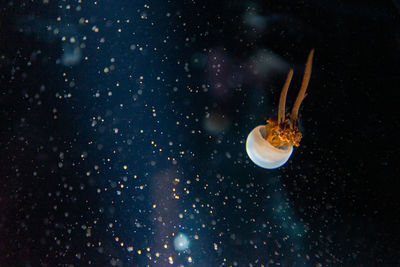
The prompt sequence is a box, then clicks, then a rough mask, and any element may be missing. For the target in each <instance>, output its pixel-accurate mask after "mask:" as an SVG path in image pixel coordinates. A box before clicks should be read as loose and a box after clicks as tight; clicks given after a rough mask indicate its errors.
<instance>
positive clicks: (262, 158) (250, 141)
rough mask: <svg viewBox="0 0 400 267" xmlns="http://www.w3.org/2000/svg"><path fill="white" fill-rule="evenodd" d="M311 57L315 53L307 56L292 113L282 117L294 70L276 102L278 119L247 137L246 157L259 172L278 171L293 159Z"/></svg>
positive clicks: (255, 129) (276, 117)
mask: <svg viewBox="0 0 400 267" xmlns="http://www.w3.org/2000/svg"><path fill="white" fill-rule="evenodd" d="M313 56H314V49H312V50H311V51H310V53H309V54H308V58H307V63H306V67H305V70H304V76H303V81H302V83H301V87H300V90H299V93H298V95H297V98H296V101H295V102H294V105H293V108H292V111H291V112H290V113H289V112H288V113H285V102H286V95H287V91H288V89H289V85H290V82H291V80H292V77H293V69H290V70H289V73H288V75H287V77H286V81H285V84H284V85H283V88H282V91H281V95H280V98H279V106H278V116H273V117H271V118H269V119H268V120H267V124H266V125H259V126H257V127H255V128H254V129H253V130H252V131H251V132H250V134H249V135H248V136H247V140H246V152H247V155H248V156H249V158H250V159H251V160H252V161H253V162H254V163H255V164H256V165H258V166H260V167H262V168H265V169H275V168H279V167H281V166H282V165H283V164H285V163H286V161H288V159H289V158H290V156H291V155H292V152H293V146H296V147H298V146H299V145H300V140H301V138H302V134H301V132H300V130H299V117H298V113H299V108H300V105H301V103H302V102H303V100H304V98H305V97H306V90H307V87H308V83H309V82H310V77H311V68H312V59H313Z"/></svg>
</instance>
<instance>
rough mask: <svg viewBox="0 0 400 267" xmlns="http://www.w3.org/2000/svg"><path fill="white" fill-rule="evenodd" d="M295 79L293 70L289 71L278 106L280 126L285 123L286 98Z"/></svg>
mask: <svg viewBox="0 0 400 267" xmlns="http://www.w3.org/2000/svg"><path fill="white" fill-rule="evenodd" d="M292 77H293V69H290V70H289V73H288V75H287V77H286V81H285V84H284V85H283V88H282V91H281V96H280V98H279V106H278V125H282V123H283V122H284V121H285V103H286V96H287V92H288V90H289V86H290V82H291V81H292Z"/></svg>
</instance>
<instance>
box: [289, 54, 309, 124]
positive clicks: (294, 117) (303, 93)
mask: <svg viewBox="0 0 400 267" xmlns="http://www.w3.org/2000/svg"><path fill="white" fill-rule="evenodd" d="M313 56H314V49H312V50H311V51H310V53H309V54H308V58H307V63H306V68H305V70H304V76H303V81H302V83H301V87H300V91H299V93H298V95H297V98H296V101H295V102H294V105H293V108H292V112H291V114H290V120H291V122H292V125H294V126H296V125H297V121H298V114H299V109H300V105H301V102H303V100H304V98H305V97H306V96H307V94H306V91H307V87H308V83H309V82H310V77H311V69H312V59H313Z"/></svg>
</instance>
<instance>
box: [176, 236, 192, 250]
mask: <svg viewBox="0 0 400 267" xmlns="http://www.w3.org/2000/svg"><path fill="white" fill-rule="evenodd" d="M189 243H190V242H189V239H188V237H187V236H186V235H185V234H182V233H179V234H178V235H177V236H176V237H175V239H174V247H175V249H176V250H177V251H183V250H186V249H188V248H189Z"/></svg>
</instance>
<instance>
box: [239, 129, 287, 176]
mask: <svg viewBox="0 0 400 267" xmlns="http://www.w3.org/2000/svg"><path fill="white" fill-rule="evenodd" d="M266 135H267V134H266V127H265V125H259V126H257V127H256V128H254V129H253V130H252V131H251V132H250V134H249V135H248V136H247V141H246V152H247V155H249V158H250V159H251V160H252V161H253V162H254V163H255V164H256V165H258V166H259V167H262V168H265V169H276V168H279V167H281V166H282V165H283V164H285V163H286V161H288V159H289V158H290V156H291V155H292V152H293V146H281V147H274V146H273V145H272V144H271V143H270V142H268V141H267V140H265V137H266Z"/></svg>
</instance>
